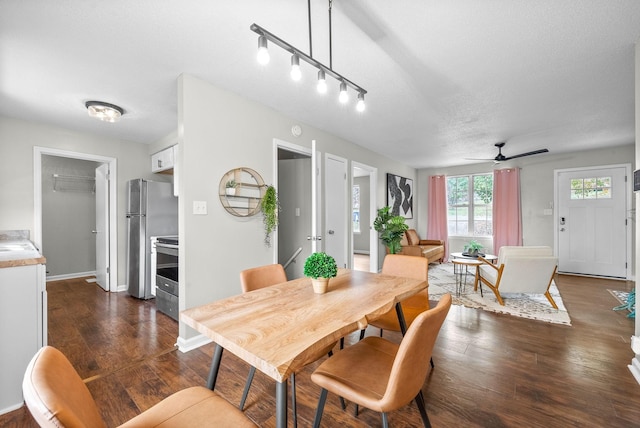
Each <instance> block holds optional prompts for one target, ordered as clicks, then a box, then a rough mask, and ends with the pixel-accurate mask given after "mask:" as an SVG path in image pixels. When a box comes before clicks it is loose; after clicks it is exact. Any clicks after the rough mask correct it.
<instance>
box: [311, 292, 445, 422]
mask: <svg viewBox="0 0 640 428" xmlns="http://www.w3.org/2000/svg"><path fill="white" fill-rule="evenodd" d="M450 307H451V295H450V294H445V295H444V296H442V298H441V299H440V301H439V302H438V305H437V306H436V307H435V308H433V309H430V310H428V311H426V312H422V313H421V314H420V315H418V316H417V317H416V318H415V319H414V320H413V323H412V324H411V326H410V327H409V328H408V329H407V332H406V334H405V335H404V337H403V339H402V342H401V343H400V344H397V343H394V342H391V341H388V340H386V339H384V338H381V337H377V336H369V337H366V338H364V339H363V340H361V341H359V342H357V343H356V344H354V345H352V346H349V347H346V348H345V349H343V350H340V351H338V352H336V353H335V355H334V356H333V357H331V358H328V359H327V360H325V361H324V362H322V364H320V366H319V367H318V368H317V369H316V370H315V371H314V372H313V374H312V375H311V380H312V381H313V382H314V383H316V384H317V385H318V386H320V387H321V388H322V391H321V393H320V400H319V401H318V408H317V410H316V416H315V420H314V423H313V426H314V428H317V427H319V426H320V421H321V419H322V412H323V410H324V404H325V401H326V399H327V392H328V391H331V392H332V393H334V394H337V395H339V396H340V397H343V398H344V399H346V400H350V401H352V402H353V403H355V404H356V405H360V406H363V407H366V408H368V409H371V410H375V411H378V412H381V413H382V424H383V426H384V427H388V425H389V424H388V419H387V413H388V412H391V411H394V410H397V409H399V408H400V407H402V406H405V405H406V404H408V403H410V402H411V400H415V402H416V404H417V405H418V409H419V410H420V415H421V417H422V422H423V423H424V426H425V427H430V426H431V424H430V422H429V417H428V416H427V410H426V406H425V403H424V396H423V394H422V388H423V386H424V382H425V379H426V377H427V372H428V370H429V366H428V364H429V360H430V358H431V354H432V352H433V347H434V344H435V342H436V339H437V337H438V333H439V332H440V328H441V327H442V324H443V322H444V320H445V318H446V317H447V313H448V312H449V308H450Z"/></svg>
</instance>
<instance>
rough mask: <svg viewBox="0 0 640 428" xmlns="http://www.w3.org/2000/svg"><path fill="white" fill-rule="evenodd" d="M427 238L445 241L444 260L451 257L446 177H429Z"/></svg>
mask: <svg viewBox="0 0 640 428" xmlns="http://www.w3.org/2000/svg"><path fill="white" fill-rule="evenodd" d="M428 204H429V205H428V218H427V238H426V239H441V240H443V241H444V259H443V261H444V262H446V261H447V258H448V256H449V250H448V247H449V242H448V241H449V233H448V230H447V179H446V177H445V176H444V175H432V176H431V177H429V198H428Z"/></svg>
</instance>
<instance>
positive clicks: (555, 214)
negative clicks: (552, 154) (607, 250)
mask: <svg viewBox="0 0 640 428" xmlns="http://www.w3.org/2000/svg"><path fill="white" fill-rule="evenodd" d="M611 168H624V170H625V176H626V179H625V211H626V213H627V215H626V217H625V218H626V220H627V231H626V241H627V242H626V243H625V252H626V260H625V263H626V267H627V268H626V271H625V277H626V279H627V280H632V279H633V278H632V275H631V272H632V264H631V263H632V259H631V256H632V254H631V242H632V234H633V226H634V216H633V215H632V214H633V210H632V206H631V195H632V187H631V186H632V181H633V175H632V170H631V164H630V163H625V164H613V165H597V166H585V167H577V168H563V169H555V170H554V171H553V206H554V207H556V209H554V210H553V251H554V253H555V254H557V255H558V257H559V256H560V252H559V251H560V249H559V246H560V243H559V239H560V236H559V232H558V224H559V219H558V207H559V206H560V202H559V201H560V194H559V189H558V186H560V180H559V177H560V174H563V173H573V172H579V171H590V170H596V169H611ZM629 220H631V221H629ZM588 276H592V275H588Z"/></svg>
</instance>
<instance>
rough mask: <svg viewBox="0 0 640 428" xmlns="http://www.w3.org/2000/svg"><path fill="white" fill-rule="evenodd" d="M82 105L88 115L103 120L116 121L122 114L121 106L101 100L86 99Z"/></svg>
mask: <svg viewBox="0 0 640 428" xmlns="http://www.w3.org/2000/svg"><path fill="white" fill-rule="evenodd" d="M84 105H85V107H86V108H87V113H88V114H89V116H91V117H93V118H96V119H98V120H102V121H103V122H111V123H113V122H117V121H119V120H120V117H122V115H123V114H124V110H123V109H122V107H118V106H117V105H115V104H109V103H105V102H102V101H87V102H86V103H85V104H84Z"/></svg>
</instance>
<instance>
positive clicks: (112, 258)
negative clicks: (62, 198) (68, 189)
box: [33, 147, 118, 291]
mask: <svg viewBox="0 0 640 428" xmlns="http://www.w3.org/2000/svg"><path fill="white" fill-rule="evenodd" d="M47 157H57V158H65V159H67V160H69V161H73V160H77V161H87V162H90V163H91V164H92V165H94V166H98V165H108V169H109V176H110V178H109V180H115V177H116V159H115V158H109V157H104V156H98V155H91V154H86V153H77V152H69V151H64V150H57V149H50V148H45V147H35V148H34V217H35V218H34V234H33V240H34V242H35V243H36V245H37V246H38V247H39V248H40V249H41V250H42V251H43V252H44V253H45V254H46V252H47V251H48V250H47V248H46V247H45V246H44V245H43V241H44V239H43V236H44V231H43V226H44V225H43V179H44V177H43V161H44V162H46V159H47ZM82 177H83V178H82V179H80V180H76V179H70V180H73V184H69V183H67V184H66V185H67V186H88V185H89V184H88V183H91V185H92V186H93V183H94V182H92V181H90V180H88V179H87V177H88V175H86V174H85V175H82ZM52 179H53V177H52ZM67 181H69V180H67ZM82 189H84V187H82ZM103 190H104V191H105V195H104V199H105V201H107V202H106V206H104V205H105V204H103V209H104V212H101V213H100V214H101V216H102V218H104V220H105V223H106V224H108V226H109V228H108V229H109V231H108V233H106V236H105V239H104V241H105V242H106V243H108V250H107V249H105V251H103V253H102V254H101V257H102V258H104V260H100V261H97V260H96V267H97V266H104V269H105V271H108V272H113V275H109V276H108V277H106V278H105V280H104V281H105V282H106V283H105V284H101V286H102V287H103V288H104V289H105V290H106V291H118V286H117V272H118V270H117V237H116V230H117V229H116V221H117V216H116V186H108V187H107V188H106V190H105V189H104V188H103ZM94 204H95V202H94ZM93 217H94V218H91V219H88V221H91V222H92V223H93V224H94V227H93V228H92V229H91V230H90V231H89V232H92V231H93V230H97V228H95V221H96V220H97V217H98V215H95V216H93ZM85 220H86V219H85ZM47 227H49V226H47ZM92 242H93V240H92ZM71 245H73V242H72V241H71ZM105 248H107V247H106V245H105Z"/></svg>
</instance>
